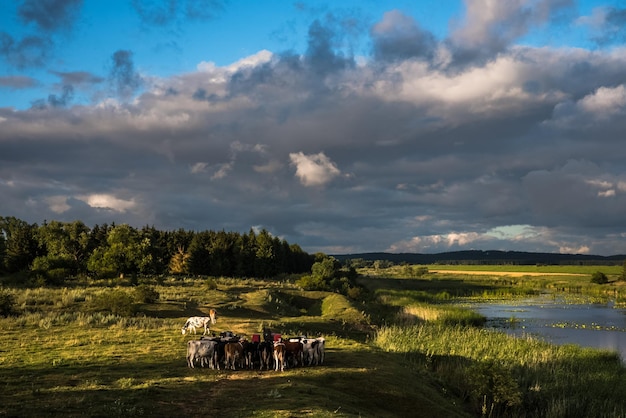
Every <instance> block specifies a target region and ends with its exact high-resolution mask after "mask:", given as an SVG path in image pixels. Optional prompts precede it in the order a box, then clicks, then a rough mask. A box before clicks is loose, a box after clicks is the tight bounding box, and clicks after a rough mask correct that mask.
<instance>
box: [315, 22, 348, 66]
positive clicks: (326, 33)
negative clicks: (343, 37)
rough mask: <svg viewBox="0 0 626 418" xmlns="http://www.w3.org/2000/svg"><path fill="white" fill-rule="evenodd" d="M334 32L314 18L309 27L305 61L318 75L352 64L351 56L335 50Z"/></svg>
mask: <svg viewBox="0 0 626 418" xmlns="http://www.w3.org/2000/svg"><path fill="white" fill-rule="evenodd" d="M335 36H336V35H335V32H334V31H333V30H332V28H330V27H328V26H325V25H324V24H323V23H322V22H321V21H319V20H315V21H314V22H313V23H312V24H311V26H310V27H309V38H308V43H307V44H308V45H307V50H306V54H305V58H306V59H305V62H306V63H307V64H308V65H309V67H310V68H311V69H312V70H313V72H315V73H317V74H318V75H322V76H323V75H327V74H329V73H333V72H336V71H339V70H343V69H346V68H348V67H350V66H352V65H353V64H354V59H353V58H352V57H351V56H344V54H343V53H342V52H341V51H339V52H338V51H337V50H336V48H335V45H334V44H333V41H334V40H335Z"/></svg>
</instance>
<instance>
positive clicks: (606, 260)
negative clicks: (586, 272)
mask: <svg viewBox="0 0 626 418" xmlns="http://www.w3.org/2000/svg"><path fill="white" fill-rule="evenodd" d="M333 257H335V258H336V259H337V260H339V261H342V262H348V261H349V262H350V264H351V265H353V266H355V267H364V266H369V265H372V264H373V263H374V262H377V263H378V265H379V266H380V267H388V266H391V265H394V264H403V263H407V264H461V265H481V264H489V265H506V264H509V265H533V264H537V265H621V264H623V263H624V260H626V255H624V254H617V255H611V256H601V255H590V254H556V253H533V252H524V251H482V250H467V251H450V252H444V253H436V254H418V253H399V254H394V253H360V254H336V255H333Z"/></svg>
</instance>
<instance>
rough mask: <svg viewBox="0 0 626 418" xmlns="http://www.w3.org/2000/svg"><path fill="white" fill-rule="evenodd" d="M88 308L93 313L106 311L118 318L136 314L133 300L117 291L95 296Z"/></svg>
mask: <svg viewBox="0 0 626 418" xmlns="http://www.w3.org/2000/svg"><path fill="white" fill-rule="evenodd" d="M90 307H91V309H92V310H94V311H106V312H111V313H112V314H113V315H119V316H133V315H134V314H135V313H136V312H137V306H136V305H135V300H134V298H133V297H132V296H130V295H129V294H128V293H126V292H125V291H123V290H119V289H116V290H109V291H107V292H104V293H100V294H99V295H96V296H95V297H94V298H93V299H92V300H91V303H90Z"/></svg>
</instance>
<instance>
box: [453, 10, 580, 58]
mask: <svg viewBox="0 0 626 418" xmlns="http://www.w3.org/2000/svg"><path fill="white" fill-rule="evenodd" d="M465 4H466V14H465V16H464V18H463V20H462V21H460V22H456V27H455V29H454V30H453V32H452V34H451V36H450V38H449V39H448V40H447V43H448V44H449V46H450V48H451V49H452V50H453V59H454V61H455V62H457V63H459V64H462V65H465V64H466V63H472V62H475V61H478V62H484V61H485V60H489V59H491V58H493V57H495V56H496V55H497V54H498V53H501V52H503V51H505V50H506V49H507V48H508V47H509V46H510V45H511V44H512V43H513V42H514V41H515V40H517V39H519V38H520V37H522V36H524V35H526V34H527V33H529V32H530V31H531V30H532V29H533V28H539V27H541V26H542V25H544V24H546V23H547V22H549V21H550V20H551V19H558V18H559V17H560V16H561V13H562V11H563V10H567V9H571V8H572V7H573V6H574V4H575V3H574V1H573V0H538V1H534V2H521V3H520V2H506V1H505V2H494V1H491V0H465Z"/></svg>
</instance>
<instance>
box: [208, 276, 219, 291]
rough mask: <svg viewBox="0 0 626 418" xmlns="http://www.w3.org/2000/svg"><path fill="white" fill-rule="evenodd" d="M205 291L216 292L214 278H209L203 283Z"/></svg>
mask: <svg viewBox="0 0 626 418" xmlns="http://www.w3.org/2000/svg"><path fill="white" fill-rule="evenodd" d="M205 285H206V288H207V290H217V280H215V278H214V277H209V278H208V279H207V280H206V282H205Z"/></svg>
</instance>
